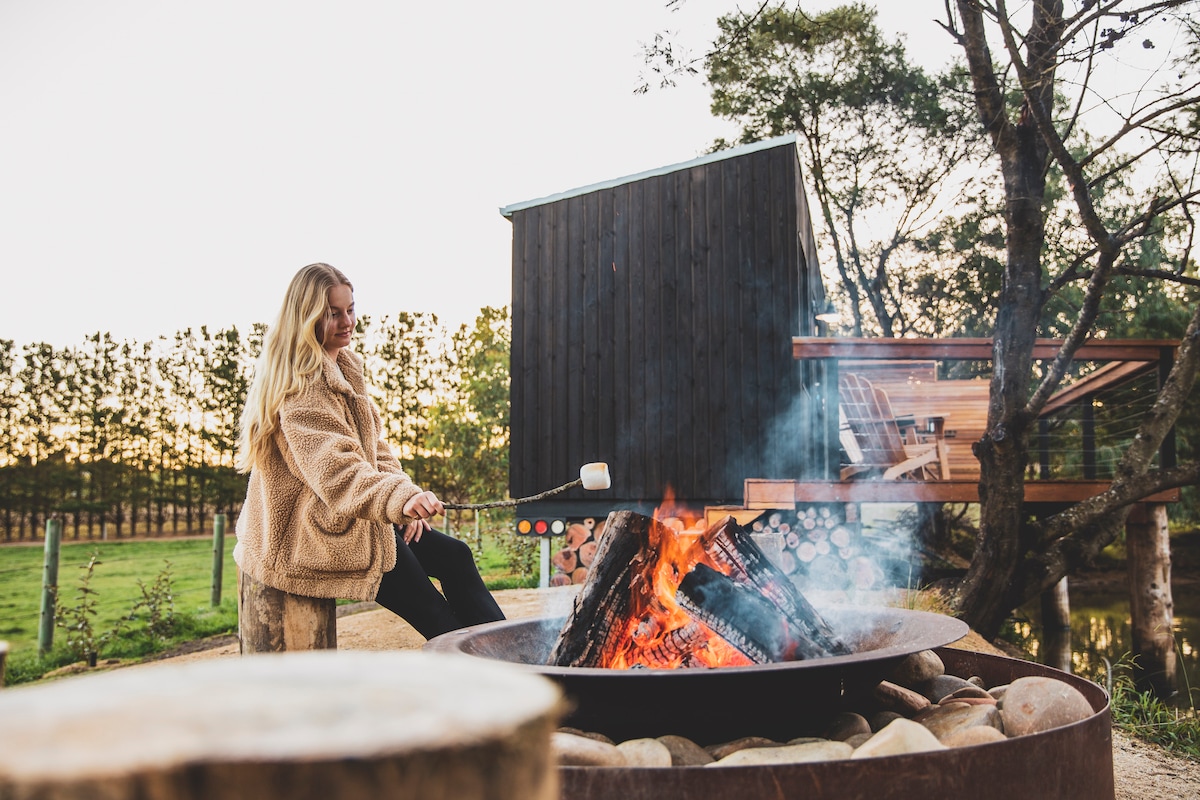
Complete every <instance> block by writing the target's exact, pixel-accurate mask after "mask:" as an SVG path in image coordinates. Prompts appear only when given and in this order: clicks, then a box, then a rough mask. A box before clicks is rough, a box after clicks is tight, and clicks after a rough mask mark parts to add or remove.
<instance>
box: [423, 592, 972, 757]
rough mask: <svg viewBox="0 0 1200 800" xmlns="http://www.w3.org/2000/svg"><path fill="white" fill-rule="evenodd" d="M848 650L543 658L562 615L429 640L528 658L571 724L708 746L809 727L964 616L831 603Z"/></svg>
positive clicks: (943, 638) (955, 629) (950, 633)
mask: <svg viewBox="0 0 1200 800" xmlns="http://www.w3.org/2000/svg"><path fill="white" fill-rule="evenodd" d="M821 613H822V615H823V616H824V617H825V619H826V620H827V621H828V622H829V623H830V625H831V626H832V627H834V629H836V630H838V631H841V632H844V633H843V638H844V639H845V640H846V642H847V644H849V645H850V649H851V650H852V652H851V653H850V654H849V655H842V656H830V657H828V658H820V659H813V660H811V661H789V662H780V663H773V664H757V665H753V666H746V667H721V668H719V669H602V668H593V667H555V666H547V665H546V663H545V662H546V659H547V657H548V656H549V654H550V648H551V646H552V645H553V643H554V638H555V636H556V635H557V634H558V632H559V630H560V629H561V628H562V626H563V622H564V619H563V618H562V617H550V618H547V617H542V618H533V619H521V620H506V621H502V622H492V623H488V624H486V625H477V626H475V627H473V628H465V629H463V630H460V631H452V632H451V633H447V634H444V635H442V636H439V637H437V638H435V639H432V640H431V641H430V642H429V643H428V644H426V645H425V647H426V649H428V650H435V651H441V652H456V653H464V654H466V655H470V656H477V657H480V658H489V659H495V660H499V661H509V662H516V663H518V664H525V665H527V666H528V667H529V668H530V669H532V670H534V671H536V672H538V673H540V674H542V675H545V676H546V677H548V678H550V679H551V680H553V681H555V682H556V683H558V684H559V686H560V687H561V688H562V689H563V692H564V693H565V694H566V696H567V698H568V700H569V701H570V702H571V704H572V706H573V710H572V711H571V712H570V714H569V716H568V717H567V719H566V724H567V725H570V726H573V727H576V728H581V729H583V730H588V731H596V732H598V733H603V734H605V735H606V736H609V737H611V738H613V739H616V740H622V739H630V738H634V737H639V736H661V735H663V734H668V733H673V734H678V735H680V736H687V737H688V738H690V739H693V740H694V741H697V742H700V743H702V744H710V743H715V742H719V741H728V740H730V739H734V738H737V737H739V736H766V737H770V738H782V739H789V738H793V737H796V736H803V735H811V734H813V733H815V732H816V730H817V728H819V726H821V725H822V724H823V722H824V720H825V719H826V718H827V717H828V716H829V715H830V714H832V713H834V712H836V711H838V710H839V709H840V708H841V707H842V705H843V703H844V702H845V698H847V697H851V698H852V697H853V696H854V695H855V694H857V693H860V692H867V691H870V689H871V688H872V687H874V686H875V685H876V684H877V683H879V681H880V680H882V679H883V678H884V676H886V675H887V673H888V672H889V671H890V670H891V669H892V668H893V667H894V666H895V665H896V664H897V663H899V661H900V660H901V659H903V658H904V657H905V656H907V655H909V654H911V653H915V652H918V651H921V650H931V649H933V648H935V647H940V646H942V645H945V644H949V643H951V642H954V641H957V640H958V639H961V638H962V637H963V636H964V635H965V634H966V633H967V626H966V624H965V623H963V622H961V621H960V620H957V619H954V618H952V617H946V616H942V615H940V614H931V613H929V612H924V611H909V610H905V609H896V608H854V607H842V608H836V607H835V608H828V609H822V611H821Z"/></svg>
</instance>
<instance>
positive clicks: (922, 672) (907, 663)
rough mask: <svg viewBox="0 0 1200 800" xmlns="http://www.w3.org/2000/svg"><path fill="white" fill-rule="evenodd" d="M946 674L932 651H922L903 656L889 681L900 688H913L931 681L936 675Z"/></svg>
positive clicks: (938, 658)
mask: <svg viewBox="0 0 1200 800" xmlns="http://www.w3.org/2000/svg"><path fill="white" fill-rule="evenodd" d="M945 674H946V665H945V664H944V663H943V662H942V659H941V657H940V656H939V655H938V654H937V653H935V652H933V651H932V650H922V651H920V652H919V653H913V654H911V655H908V656H905V658H904V660H903V661H901V662H900V663H899V664H898V665H896V668H895V669H893V670H892V674H891V675H890V676H889V680H891V681H892V682H893V683H898V684H900V685H901V686H907V687H908V688H910V689H911V688H913V687H914V686H917V685H918V684H921V683H925V682H926V681H930V680H933V679H934V678H936V677H937V676H938V675H945Z"/></svg>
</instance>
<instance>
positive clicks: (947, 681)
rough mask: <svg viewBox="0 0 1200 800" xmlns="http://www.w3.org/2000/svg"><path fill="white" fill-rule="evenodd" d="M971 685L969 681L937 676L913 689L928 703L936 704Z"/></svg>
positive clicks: (951, 676)
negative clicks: (926, 699) (923, 696)
mask: <svg viewBox="0 0 1200 800" xmlns="http://www.w3.org/2000/svg"><path fill="white" fill-rule="evenodd" d="M973 685H974V684H972V683H970V682H969V681H967V680H964V679H963V678H959V677H957V676H955V675H938V676H937V677H935V678H930V679H929V680H927V681H925V682H923V683H921V684H919V685H917V686H914V687H913V688H914V689H916V690H917V691H918V692H920V693H921V694H923V695H925V697H926V698H928V700H929V702H931V703H936V702H937V701H939V700H941V699H942V698H943V697H945V696H946V695H948V694H953V693H954V692H957V691H958V690H959V689H962V688H963V687H966V686H973Z"/></svg>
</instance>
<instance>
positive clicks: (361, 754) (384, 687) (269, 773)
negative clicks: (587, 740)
mask: <svg viewBox="0 0 1200 800" xmlns="http://www.w3.org/2000/svg"><path fill="white" fill-rule="evenodd" d="M561 703H562V700H561V693H560V691H559V689H558V688H557V687H556V686H555V685H554V684H553V683H551V682H550V681H549V680H547V679H545V678H543V677H541V676H539V675H536V674H534V673H532V672H528V671H525V670H520V669H518V668H516V667H513V666H512V665H509V664H503V663H500V662H492V661H487V660H484V659H468V658H462V657H456V656H448V655H442V654H435V653H422V652H412V651H408V652H372V651H343V652H337V651H317V652H308V653H281V654H275V655H265V654H264V655H259V656H256V657H254V658H221V659H208V660H202V661H194V662H190V663H184V664H172V663H169V662H168V663H159V664H151V665H146V666H138V667H130V668H123V669H118V670H114V671H111V672H104V673H97V674H93V675H84V676H79V677H73V678H66V679H63V680H58V681H52V682H49V683H42V684H36V685H30V686H17V687H12V688H8V689H5V690H4V691H3V692H0V719H2V720H4V725H2V726H0V797H3V798H38V800H64V799H66V798H71V799H72V800H83V798H118V797H129V798H133V797H136V798H139V799H140V800H192V799H193V798H195V799H196V800H199V798H218V797H219V798H222V800H243V799H244V800H276V798H278V799H280V800H283V799H284V798H286V800H328V798H339V800H385V799H386V798H418V797H419V798H422V800H451V799H452V798H453V799H454V800H475V799H476V798H479V799H482V798H489V799H490V800H509V799H511V800H527V799H531V800H551V798H557V797H558V786H557V774H556V770H555V766H556V765H555V761H554V755H553V752H552V750H551V747H550V738H551V733H552V732H553V730H554V728H555V727H556V726H557V725H558V722H559V716H560V710H561Z"/></svg>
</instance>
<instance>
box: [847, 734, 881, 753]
mask: <svg viewBox="0 0 1200 800" xmlns="http://www.w3.org/2000/svg"><path fill="white" fill-rule="evenodd" d="M874 735H875V734H874V733H857V734H855V735H854V736H851V737H850V738H849V739H847V740H846V744H848V745H850V746H851V747H853V748H854V749H855V750H857V749H858V748H860V747H862V746H863V745H864V744H866V743H867V741H868V740H869V739H870V738H871V737H872V736H874Z"/></svg>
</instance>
